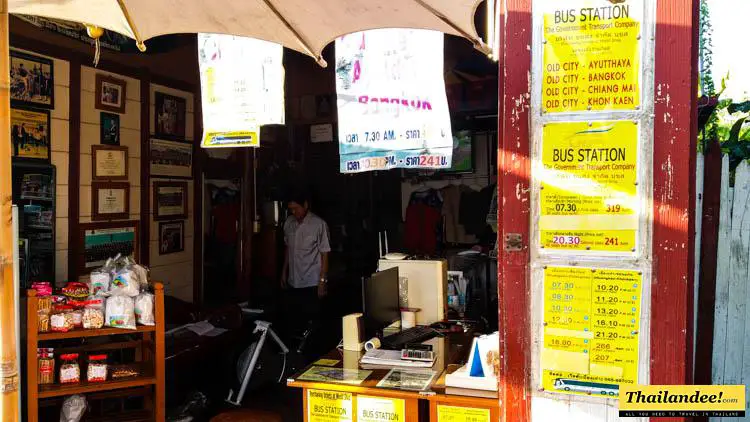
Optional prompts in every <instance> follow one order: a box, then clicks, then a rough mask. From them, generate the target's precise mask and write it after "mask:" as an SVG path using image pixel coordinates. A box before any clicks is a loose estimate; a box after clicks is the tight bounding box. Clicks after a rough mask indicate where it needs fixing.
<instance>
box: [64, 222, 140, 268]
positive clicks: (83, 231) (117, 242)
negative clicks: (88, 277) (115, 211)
mask: <svg viewBox="0 0 750 422" xmlns="http://www.w3.org/2000/svg"><path fill="white" fill-rule="evenodd" d="M138 224H139V223H138V221H135V220H129V221H115V222H97V223H86V224H81V225H79V226H78V227H79V234H78V246H79V250H80V251H83V253H81V254H79V258H78V273H79V275H85V274H88V273H90V272H91V270H93V269H95V268H99V267H101V266H102V265H104V263H105V262H106V261H107V259H109V258H114V257H115V256H117V254H120V255H122V256H131V257H133V259H135V261H136V262H138V261H140V256H139V255H138V254H139V250H138V227H139V226H138Z"/></svg>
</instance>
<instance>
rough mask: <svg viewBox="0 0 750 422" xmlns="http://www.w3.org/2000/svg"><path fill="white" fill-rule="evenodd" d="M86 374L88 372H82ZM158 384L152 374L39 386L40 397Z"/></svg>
mask: <svg viewBox="0 0 750 422" xmlns="http://www.w3.org/2000/svg"><path fill="white" fill-rule="evenodd" d="M81 375H82V376H86V374H81ZM153 384H156V378H155V377H153V376H151V375H146V376H138V377H132V378H125V379H122V380H113V381H105V382H91V383H89V382H87V381H81V382H80V383H77V384H50V385H40V386H39V398H42V399H44V398H48V397H59V396H69V395H72V394H83V393H95V392H98V391H108V390H116V389H120V388H131V387H142V386H144V385H153Z"/></svg>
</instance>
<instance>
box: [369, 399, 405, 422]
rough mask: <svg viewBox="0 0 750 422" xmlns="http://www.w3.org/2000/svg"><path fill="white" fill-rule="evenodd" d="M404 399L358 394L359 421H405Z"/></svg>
mask: <svg viewBox="0 0 750 422" xmlns="http://www.w3.org/2000/svg"><path fill="white" fill-rule="evenodd" d="M405 409H406V405H405V403H404V400H402V399H389V398H385V397H366V396H357V422H405V421H406V410H405Z"/></svg>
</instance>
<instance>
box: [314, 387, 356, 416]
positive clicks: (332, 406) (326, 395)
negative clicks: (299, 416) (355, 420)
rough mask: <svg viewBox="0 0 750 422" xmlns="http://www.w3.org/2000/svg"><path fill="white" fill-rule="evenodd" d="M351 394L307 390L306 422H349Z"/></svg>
mask: <svg viewBox="0 0 750 422" xmlns="http://www.w3.org/2000/svg"><path fill="white" fill-rule="evenodd" d="M352 414H353V411H352V393H344V392H340V391H324V390H307V421H308V422H351V421H352Z"/></svg>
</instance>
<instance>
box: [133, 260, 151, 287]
mask: <svg viewBox="0 0 750 422" xmlns="http://www.w3.org/2000/svg"><path fill="white" fill-rule="evenodd" d="M133 272H134V273H135V275H136V279H137V280H138V284H139V285H140V286H141V290H142V291H145V290H146V289H147V288H148V268H146V267H144V266H143V265H140V264H134V265H133Z"/></svg>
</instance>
